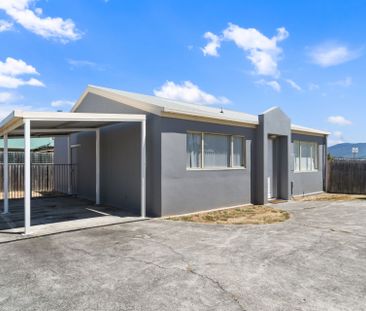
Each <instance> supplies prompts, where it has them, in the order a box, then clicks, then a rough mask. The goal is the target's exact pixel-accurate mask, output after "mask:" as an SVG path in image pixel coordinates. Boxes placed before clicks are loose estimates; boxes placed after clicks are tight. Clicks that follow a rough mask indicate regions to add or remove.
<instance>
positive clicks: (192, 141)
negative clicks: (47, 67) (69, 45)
mask: <svg viewBox="0 0 366 311" xmlns="http://www.w3.org/2000/svg"><path fill="white" fill-rule="evenodd" d="M72 112H73V113H89V114H92V113H96V114H97V113H112V114H124V115H126V114H133V115H145V116H146V212H147V215H148V216H166V215H174V214H184V213H190V212H195V211H202V210H209V209H215V208H223V207H231V206H238V205H243V204H249V203H255V204H264V203H266V202H267V201H268V200H272V199H285V200H287V199H290V198H291V197H292V196H296V195H303V194H312V193H318V192H322V191H323V189H324V187H325V161H326V150H327V135H328V133H327V132H323V131H320V130H315V129H310V128H305V127H302V126H297V125H294V124H291V120H290V118H289V117H288V116H287V115H286V114H285V113H284V112H283V111H282V110H281V109H280V108H271V109H269V110H267V111H265V112H264V113H263V114H261V115H259V116H256V115H249V114H245V113H241V112H234V111H229V110H226V109H223V110H221V109H218V108H211V107H205V106H199V105H193V104H187V103H182V102H177V101H173V100H169V99H163V98H158V97H154V96H147V95H141V94H133V93H128V92H124V91H119V90H113V89H107V88H102V87H96V86H89V87H88V88H87V89H86V91H85V92H84V93H83V95H82V96H81V98H80V99H79V100H78V102H77V103H76V104H75V106H74V107H73V109H72ZM95 135H96V134H95V133H94V132H80V133H77V134H72V135H71V136H70V138H68V139H66V138H65V137H59V138H57V139H56V141H55V162H56V163H66V158H67V155H68V154H71V162H72V163H73V164H76V165H77V168H78V173H77V194H78V195H79V196H80V197H84V198H88V199H91V200H96V197H95V196H96V193H95V178H96V177H95V170H96V166H95V161H96V159H95V157H96V156H95V152H94V150H95V144H96V139H95ZM99 135H100V161H99V162H100V164H99V165H100V202H101V203H103V204H108V205H112V206H116V207H124V208H129V209H131V210H136V211H139V210H140V206H141V191H140V189H141V176H142V175H141V167H143V166H141V160H140V159H141V148H140V144H141V137H142V135H141V126H140V124H139V123H134V122H129V123H118V124H112V125H108V126H105V127H103V128H101V129H100V134H99ZM67 146H69V148H71V149H69V148H67ZM68 150H70V151H68Z"/></svg>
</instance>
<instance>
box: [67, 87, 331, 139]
mask: <svg viewBox="0 0 366 311" xmlns="http://www.w3.org/2000/svg"><path fill="white" fill-rule="evenodd" d="M89 92H91V93H95V94H98V95H101V96H107V97H108V96H112V97H113V100H119V101H120V102H121V103H123V102H124V101H123V100H124V99H129V100H131V101H133V102H135V103H137V104H141V105H142V106H138V108H140V109H144V108H146V107H147V106H150V107H151V109H153V110H152V111H158V112H159V114H162V113H164V112H165V113H171V114H178V115H179V114H181V115H189V116H198V117H206V118H211V119H217V120H226V121H233V122H240V123H247V124H252V125H258V116H257V115H253V114H248V113H244V112H238V111H233V110H228V109H226V108H225V107H223V108H222V109H221V108H217V107H208V106H203V105H197V104H190V103H186V102H182V101H177V100H171V99H167V98H162V97H157V96H152V95H144V94H139V93H132V92H126V91H122V90H117V89H111V88H106V87H101V86H95V85H89V86H88V88H87V90H86V91H85V92H84V94H83V96H82V97H81V98H80V99H79V101H78V102H77V103H76V104H75V106H74V107H73V109H72V111H75V110H76V109H77V107H78V105H79V104H80V103H81V102H82V100H83V98H84V96H85V95H86V94H87V93H89ZM291 129H292V130H293V131H298V132H303V133H313V134H318V135H329V133H328V132H325V131H322V130H317V129H312V128H308V127H304V126H299V125H295V124H292V126H291Z"/></svg>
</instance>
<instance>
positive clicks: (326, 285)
mask: <svg viewBox="0 0 366 311" xmlns="http://www.w3.org/2000/svg"><path fill="white" fill-rule="evenodd" d="M274 207H278V208H285V209H288V210H289V211H290V213H291V216H292V217H291V219H290V220H289V221H286V222H284V223H277V224H272V225H205V224H195V223H185V222H173V221H168V220H149V221H145V222H137V223H128V224H123V225H113V226H106V227H100V228H94V229H89V230H82V231H78V232H69V233H62V234H57V235H49V236H44V237H40V238H35V239H30V240H20V241H14V242H11V243H6V244H0V253H1V264H0V309H1V310H159V311H160V310H162V311H163V310H229V311H230V310H248V311H249V310H284V311H287V310H288V311H293V310H309V311H310V310H311V311H314V310H353V311H357V310H365V306H366V282H365V280H366V202H365V201H352V202H333V203H328V202H289V203H284V204H276V205H274Z"/></svg>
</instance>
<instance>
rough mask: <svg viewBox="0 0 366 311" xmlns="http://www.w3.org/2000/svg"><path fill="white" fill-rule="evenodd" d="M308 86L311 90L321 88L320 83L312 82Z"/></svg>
mask: <svg viewBox="0 0 366 311" xmlns="http://www.w3.org/2000/svg"><path fill="white" fill-rule="evenodd" d="M308 87H309V91H315V90H319V88H320V86H319V85H318V84H316V83H312V82H310V83H309V86H308Z"/></svg>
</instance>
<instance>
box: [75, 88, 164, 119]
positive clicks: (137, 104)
mask: <svg viewBox="0 0 366 311" xmlns="http://www.w3.org/2000/svg"><path fill="white" fill-rule="evenodd" d="M88 94H95V95H98V96H101V97H104V98H107V99H110V100H113V101H116V102H119V103H123V104H125V105H127V106H131V107H134V108H137V109H140V110H143V111H146V112H150V113H153V114H156V115H160V113H161V111H162V109H163V107H159V106H155V105H151V104H150V103H146V102H145V101H141V100H136V99H132V98H130V97H128V96H125V95H123V94H121V93H117V92H116V91H114V92H113V91H110V90H107V89H105V88H102V87H98V86H94V85H88V87H87V88H86V90H85V91H84V93H83V94H82V95H81V96H80V98H79V99H78V100H77V101H76V103H75V105H74V106H73V107H72V108H71V112H76V110H77V109H78V108H79V106H80V105H81V103H82V102H83V100H84V99H85V97H86V96H87V95H88Z"/></svg>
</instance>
